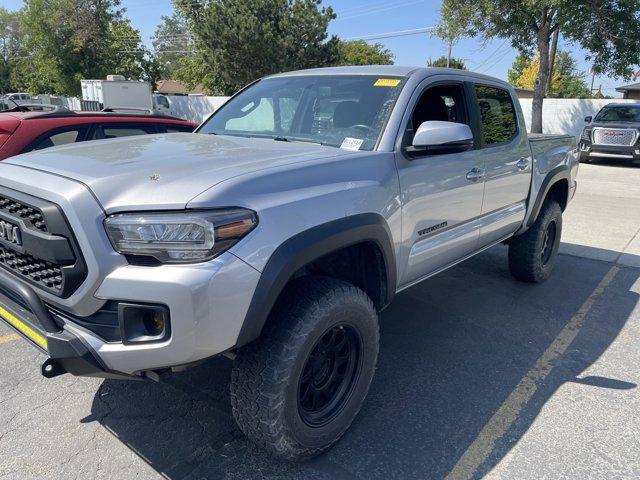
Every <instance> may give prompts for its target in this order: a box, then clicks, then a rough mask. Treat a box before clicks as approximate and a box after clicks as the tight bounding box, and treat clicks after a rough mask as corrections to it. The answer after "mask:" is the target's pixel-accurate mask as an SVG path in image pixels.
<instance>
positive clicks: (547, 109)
mask: <svg viewBox="0 0 640 480" xmlns="http://www.w3.org/2000/svg"><path fill="white" fill-rule="evenodd" d="M532 101H533V99H531V98H522V99H520V105H521V106H522V113H523V114H524V119H525V121H526V122H527V130H528V131H530V130H531V103H532ZM612 102H621V103H640V101H638V100H622V99H597V100H587V99H577V98H546V99H545V100H544V103H543V104H542V130H543V132H542V133H568V134H570V135H573V136H574V137H576V138H578V137H579V136H580V133H581V132H582V129H583V128H584V126H585V123H584V117H586V116H588V115H591V116H594V115H595V114H596V113H598V110H600V109H601V108H602V107H604V106H605V105H606V104H608V103H612Z"/></svg>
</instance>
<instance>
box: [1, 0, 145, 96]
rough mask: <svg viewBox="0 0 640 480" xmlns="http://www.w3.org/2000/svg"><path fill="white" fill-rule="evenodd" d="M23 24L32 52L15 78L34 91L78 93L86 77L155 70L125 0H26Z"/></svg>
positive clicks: (142, 75) (142, 73) (139, 76)
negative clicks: (126, 15)
mask: <svg viewBox="0 0 640 480" xmlns="http://www.w3.org/2000/svg"><path fill="white" fill-rule="evenodd" d="M20 28H21V30H22V32H23V33H24V35H25V38H26V42H25V48H26V49H27V51H28V52H29V57H28V58H20V59H19V60H18V62H17V65H16V68H15V70H14V72H13V76H12V78H13V82H14V84H15V85H20V86H21V87H22V88H25V89H28V90H29V91H32V92H38V93H57V94H64V95H78V94H79V93H80V80H81V79H83V78H105V76H106V75H108V74H112V73H115V74H118V73H119V74H123V75H125V76H127V77H129V78H134V79H152V77H153V76H154V75H155V73H154V72H155V67H154V59H153V58H151V57H150V56H149V52H148V51H147V50H146V48H145V47H144V46H143V45H142V42H141V39H140V34H139V32H138V31H137V30H135V29H134V28H133V27H132V26H131V24H130V22H129V20H127V19H125V18H124V16H123V10H122V9H121V8H120V0H25V2H24V7H23V9H22V11H21V14H20Z"/></svg>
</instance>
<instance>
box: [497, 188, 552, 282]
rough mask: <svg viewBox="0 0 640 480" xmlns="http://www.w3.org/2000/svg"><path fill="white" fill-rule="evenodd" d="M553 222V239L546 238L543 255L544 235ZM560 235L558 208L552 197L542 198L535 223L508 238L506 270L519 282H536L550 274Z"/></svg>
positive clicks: (543, 279)
mask: <svg viewBox="0 0 640 480" xmlns="http://www.w3.org/2000/svg"><path fill="white" fill-rule="evenodd" d="M551 224H554V225H555V227H554V228H555V233H554V237H553V240H552V241H551V240H550V239H547V240H548V241H547V245H548V246H549V247H550V248H551V250H550V251H549V252H548V253H549V256H548V258H547V259H546V261H544V258H545V257H546V255H545V253H546V251H543V249H544V245H545V236H546V234H547V232H548V229H549V228H550V225H551ZM561 235H562V209H561V208H560V205H559V204H558V202H556V201H555V200H546V201H545V202H544V204H543V205H542V209H541V210H540V213H539V214H538V218H537V219H536V221H535V223H534V224H533V225H532V226H531V228H530V229H529V230H527V231H526V232H525V233H524V234H522V235H520V236H518V237H515V238H513V239H512V240H511V241H510V242H509V270H511V275H513V276H514V277H515V278H516V279H518V280H520V281H522V282H531V283H540V282H543V281H545V280H546V279H547V278H549V276H550V275H551V271H552V270H553V266H554V264H555V260H556V257H557V256H558V248H559V247H560V237H561Z"/></svg>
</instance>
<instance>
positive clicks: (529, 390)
mask: <svg viewBox="0 0 640 480" xmlns="http://www.w3.org/2000/svg"><path fill="white" fill-rule="evenodd" d="M619 270H620V268H619V267H618V266H617V265H614V266H613V267H611V270H609V271H608V272H607V274H606V275H605V276H604V278H603V279H602V281H600V283H599V284H598V286H597V287H596V289H595V290H594V291H593V292H592V293H591V295H589V298H587V299H586V300H585V302H584V303H583V304H582V306H581V307H580V309H579V310H578V311H577V312H576V314H575V315H574V316H573V317H572V318H571V320H569V323H567V324H566V325H565V326H564V328H563V329H562V331H561V332H560V333H559V334H558V336H557V337H556V338H555V339H554V341H553V342H552V343H551V345H549V347H548V348H547V349H546V350H545V352H544V353H543V354H542V356H541V357H540V358H538V360H537V361H536V363H535V364H534V365H533V367H531V370H529V371H528V372H527V373H526V375H525V376H524V377H522V380H520V383H518V385H517V386H516V388H515V389H514V390H513V391H512V392H511V394H510V395H509V396H508V397H507V399H506V400H505V401H504V403H503V404H502V405H501V406H500V408H499V409H498V411H496V413H494V414H493V416H492V417H491V419H490V420H489V422H488V423H487V424H486V425H485V426H484V428H483V429H482V430H481V431H480V433H479V434H478V436H477V437H476V439H475V440H474V441H473V443H472V444H471V445H469V448H467V450H466V451H465V452H464V454H463V455H462V457H460V460H458V463H456V465H455V466H454V467H453V469H452V470H451V471H450V472H449V474H448V475H447V476H446V477H445V478H446V479H447V480H454V479H455V480H461V479H469V478H473V477H474V476H475V474H476V471H477V470H478V468H480V466H481V465H482V464H483V463H484V461H485V460H486V459H487V458H488V457H489V455H490V454H491V452H493V449H494V447H495V444H496V442H497V441H498V440H499V439H500V438H501V437H502V436H503V435H504V434H505V433H507V431H508V430H509V428H510V427H511V425H513V422H515V421H516V419H517V418H518V415H520V412H521V411H522V408H523V407H524V406H525V405H526V404H527V402H528V401H529V400H530V399H531V397H533V395H534V393H535V392H536V390H537V388H538V385H540V383H541V382H542V381H544V379H545V378H546V377H547V376H548V375H549V373H550V372H551V370H552V369H553V366H554V362H555V361H556V360H557V359H558V358H559V357H560V356H562V355H563V354H564V352H565V351H566V350H567V348H568V347H569V345H571V342H573V340H574V339H575V338H576V336H577V335H578V332H580V329H581V328H582V326H583V324H584V319H585V317H586V315H587V313H589V310H591V307H592V306H593V304H594V302H595V301H596V300H597V299H598V297H599V296H600V295H602V293H603V292H604V291H605V290H606V288H607V286H609V284H610V283H611V281H612V280H613V278H614V277H615V276H616V274H617V273H618V271H619Z"/></svg>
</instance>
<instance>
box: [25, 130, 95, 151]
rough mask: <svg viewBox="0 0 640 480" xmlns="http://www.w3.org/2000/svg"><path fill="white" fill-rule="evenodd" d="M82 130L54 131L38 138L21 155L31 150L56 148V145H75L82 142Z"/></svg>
mask: <svg viewBox="0 0 640 480" xmlns="http://www.w3.org/2000/svg"><path fill="white" fill-rule="evenodd" d="M83 134H84V128H74V129H70V130H64V131H59V130H58V131H56V132H52V133H49V134H46V135H45V136H43V137H40V138H39V139H37V140H36V141H35V142H33V143H32V144H31V145H29V146H28V147H27V148H25V149H24V150H23V151H22V152H21V153H25V152H31V151H33V150H42V149H44V148H49V147H57V146H58V145H66V144H67V143H75V142H80V141H82V136H83Z"/></svg>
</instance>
